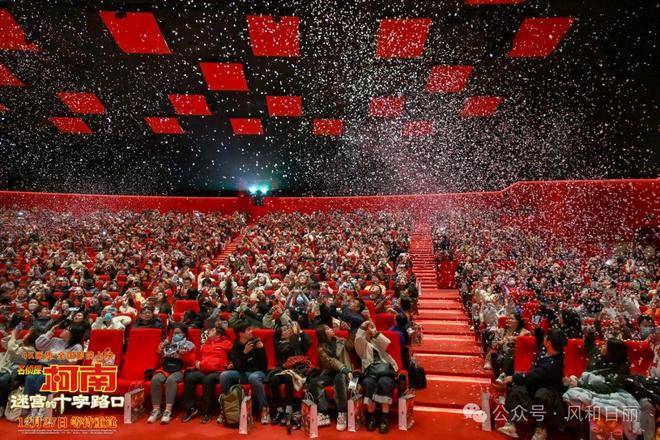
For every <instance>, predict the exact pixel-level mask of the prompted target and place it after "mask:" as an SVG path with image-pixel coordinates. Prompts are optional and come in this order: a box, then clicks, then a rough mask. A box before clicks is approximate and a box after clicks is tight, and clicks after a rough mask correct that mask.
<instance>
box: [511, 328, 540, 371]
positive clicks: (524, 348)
mask: <svg viewBox="0 0 660 440" xmlns="http://www.w3.org/2000/svg"><path fill="white" fill-rule="evenodd" d="M535 356H536V338H534V336H518V337H517V338H516V352H515V355H514V362H513V363H514V365H513V369H514V371H516V372H519V373H524V372H526V371H529V370H530V368H532V363H533V362H534V357H535Z"/></svg>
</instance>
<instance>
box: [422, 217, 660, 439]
mask: <svg viewBox="0 0 660 440" xmlns="http://www.w3.org/2000/svg"><path fill="white" fill-rule="evenodd" d="M431 223H432V235H433V247H434V253H435V255H436V260H437V262H438V264H440V265H442V264H452V263H453V264H454V265H455V267H456V271H455V278H456V284H457V286H458V288H459V291H460V294H461V297H462V300H463V304H464V306H465V309H466V312H467V313H468V315H469V317H470V319H471V323H472V325H473V328H474V331H475V332H476V333H477V334H478V335H479V336H480V337H481V341H482V343H483V351H484V369H486V370H492V372H493V376H492V377H493V381H494V383H496V384H499V385H501V386H502V387H505V389H506V400H505V408H506V409H507V410H508V411H509V417H508V422H507V423H506V424H505V425H504V426H502V427H500V429H499V431H500V432H501V433H503V434H505V435H507V436H509V437H512V438H518V435H519V434H518V431H517V428H516V420H514V419H512V417H511V415H512V414H514V413H515V412H516V411H514V410H515V409H520V408H523V409H525V410H526V411H527V412H528V413H530V412H531V413H534V411H532V409H535V410H539V408H540V409H542V411H536V412H537V413H540V414H541V417H538V418H537V419H536V420H537V427H536V430H535V433H534V436H533V440H544V439H546V438H548V427H559V429H560V430H562V429H563V428H564V426H563V424H562V421H565V420H566V419H565V418H563V417H559V418H557V417H553V415H554V416H557V415H558V414H561V415H564V414H565V413H566V411H567V407H568V406H575V405H576V406H579V407H581V408H582V409H592V408H594V407H598V408H607V409H613V410H615V411H616V409H618V410H619V412H618V413H617V414H618V415H619V417H618V419H619V421H623V420H622V419H623V417H622V416H621V408H623V407H624V406H625V407H626V408H628V407H630V408H631V409H633V410H634V411H633V412H634V415H635V417H634V418H635V419H636V423H633V422H630V420H626V421H623V422H624V423H623V426H624V431H625V435H626V438H628V439H636V438H637V436H638V435H642V433H643V438H644V440H652V439H655V438H657V437H655V436H656V435H658V434H660V433H658V434H656V429H657V426H658V424H657V423H656V417H657V416H658V415H660V411H659V410H660V331H659V327H660V297H659V296H658V295H657V285H658V281H660V260H659V258H658V257H659V254H658V251H659V250H660V249H658V236H657V231H656V232H655V234H654V233H653V231H644V232H643V233H637V234H635V236H634V237H633V238H630V239H629V240H618V241H614V240H611V241H602V242H597V243H587V244H585V243H579V244H569V243H566V242H563V241H562V240H561V239H559V238H558V237H554V236H552V235H551V234H542V232H539V231H533V230H532V229H531V228H522V227H519V226H515V225H512V224H506V222H503V221H502V217H501V213H500V212H498V211H494V210H493V211H489V210H475V211H471V212H468V211H462V210H457V211H454V212H451V213H438V214H436V215H435V217H434V218H433V220H432V222H431ZM545 232H547V231H545ZM526 335H528V336H535V337H536V340H537V349H538V351H537V355H536V358H535V360H534V363H533V365H532V368H531V370H530V371H528V372H520V371H518V372H516V371H514V359H515V355H516V339H517V338H518V337H519V336H526ZM568 339H584V352H585V355H586V357H587V359H588V362H587V367H586V370H585V372H584V373H583V374H582V376H580V377H566V378H565V377H564V353H563V352H564V348H565V347H566V344H567V341H568ZM628 340H637V341H647V342H648V344H649V348H648V349H649V350H651V351H652V356H653V361H652V362H651V365H650V367H649V368H648V371H645V372H644V373H645V374H642V375H635V374H632V373H631V372H630V367H631V365H630V359H629V353H627V346H626V344H625V342H624V341H628ZM585 429H586V428H585ZM579 435H580V438H588V432H587V433H585V432H584V431H581V432H580V434H579Z"/></svg>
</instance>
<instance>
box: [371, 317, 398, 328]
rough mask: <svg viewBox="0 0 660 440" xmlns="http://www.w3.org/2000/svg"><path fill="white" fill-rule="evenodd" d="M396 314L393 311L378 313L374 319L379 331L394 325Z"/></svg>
mask: <svg viewBox="0 0 660 440" xmlns="http://www.w3.org/2000/svg"><path fill="white" fill-rule="evenodd" d="M395 317H396V315H394V314H392V313H377V314H376V318H375V319H374V324H376V328H377V329H378V331H381V332H382V331H383V330H387V329H389V328H390V327H392V326H393V325H394V318H395Z"/></svg>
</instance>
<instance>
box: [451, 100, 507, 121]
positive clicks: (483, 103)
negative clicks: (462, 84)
mask: <svg viewBox="0 0 660 440" xmlns="http://www.w3.org/2000/svg"><path fill="white" fill-rule="evenodd" d="M503 100H504V98H502V97H500V96H471V97H469V98H468V99H466V100H465V105H464V106H463V110H462V111H461V116H464V117H471V116H482V117H486V116H491V115H492V114H493V113H495V111H496V110H497V108H498V107H499V106H500V104H501V103H502V101H503Z"/></svg>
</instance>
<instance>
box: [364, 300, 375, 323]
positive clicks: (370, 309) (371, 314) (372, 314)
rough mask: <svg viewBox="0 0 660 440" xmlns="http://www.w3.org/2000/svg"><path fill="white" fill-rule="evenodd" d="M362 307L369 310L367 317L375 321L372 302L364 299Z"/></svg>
mask: <svg viewBox="0 0 660 440" xmlns="http://www.w3.org/2000/svg"><path fill="white" fill-rule="evenodd" d="M364 305H365V306H366V307H367V309H368V310H369V315H370V316H371V319H376V306H375V305H374V302H373V301H372V300H370V299H365V300H364Z"/></svg>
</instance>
